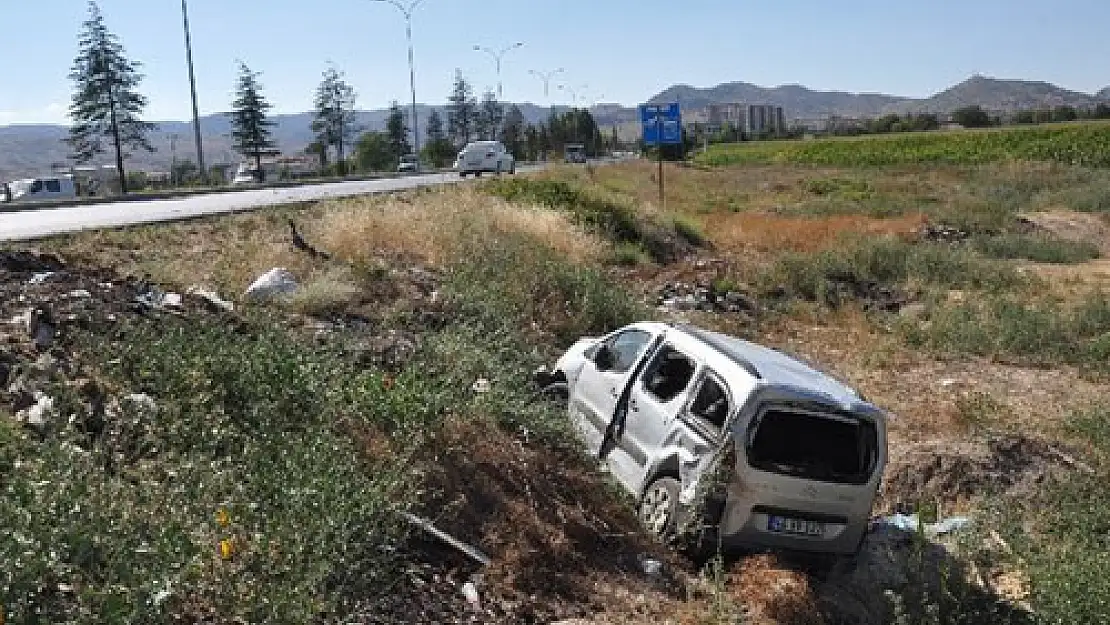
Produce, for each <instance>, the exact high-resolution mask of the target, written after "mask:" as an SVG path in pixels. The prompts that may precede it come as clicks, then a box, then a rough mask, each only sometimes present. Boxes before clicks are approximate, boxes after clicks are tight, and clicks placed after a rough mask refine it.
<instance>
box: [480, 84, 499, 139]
mask: <svg viewBox="0 0 1110 625" xmlns="http://www.w3.org/2000/svg"><path fill="white" fill-rule="evenodd" d="M477 113H478V116H477V120H476V124H475V130H476V131H477V134H478V138H480V139H484V140H486V141H493V140H495V139H497V135H498V133H500V132H501V122H502V120H504V118H505V109H504V108H503V107H502V106H501V103H500V102H498V101H497V96H496V95H494V93H493V92H492V91H487V92H485V93H484V94H482V104H481V106H480V108H479V109H478V112H477Z"/></svg>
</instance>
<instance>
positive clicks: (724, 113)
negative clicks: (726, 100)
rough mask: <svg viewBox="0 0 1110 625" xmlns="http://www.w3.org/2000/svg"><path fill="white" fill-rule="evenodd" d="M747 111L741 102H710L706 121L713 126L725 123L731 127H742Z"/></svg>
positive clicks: (721, 125)
mask: <svg viewBox="0 0 1110 625" xmlns="http://www.w3.org/2000/svg"><path fill="white" fill-rule="evenodd" d="M747 112H748V107H746V106H744V105H743V104H737V103H732V104H710V105H709V109H708V111H707V117H708V119H707V120H706V121H708V122H709V125H710V126H711V127H714V128H721V127H723V126H724V125H726V124H728V125H729V126H732V127H733V128H743V127H744V120H745V119H746V118H747Z"/></svg>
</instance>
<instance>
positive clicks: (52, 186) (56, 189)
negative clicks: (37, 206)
mask: <svg viewBox="0 0 1110 625" xmlns="http://www.w3.org/2000/svg"><path fill="white" fill-rule="evenodd" d="M46 190H47V191H48V192H50V193H61V192H62V183H61V182H59V181H58V180H57V179H55V178H51V179H50V180H47V181H46Z"/></svg>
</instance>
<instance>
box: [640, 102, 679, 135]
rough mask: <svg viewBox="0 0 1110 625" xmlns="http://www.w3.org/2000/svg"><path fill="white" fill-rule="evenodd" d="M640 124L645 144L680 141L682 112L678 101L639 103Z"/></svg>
mask: <svg viewBox="0 0 1110 625" xmlns="http://www.w3.org/2000/svg"><path fill="white" fill-rule="evenodd" d="M640 125H641V126H642V127H643V133H644V144H645V145H680V144H681V143H682V112H681V111H680V110H679V108H678V102H671V103H669V104H642V105H640Z"/></svg>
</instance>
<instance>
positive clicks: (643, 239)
mask: <svg viewBox="0 0 1110 625" xmlns="http://www.w3.org/2000/svg"><path fill="white" fill-rule="evenodd" d="M485 189H486V190H488V191H489V192H490V193H492V194H494V195H496V196H499V197H502V198H504V199H506V200H508V201H510V202H533V203H536V204H542V205H544V206H548V207H550V208H555V209H559V210H564V211H567V212H568V213H570V215H571V216H572V218H573V219H574V221H575V222H576V223H578V224H580V225H583V226H586V227H588V228H592V229H595V230H597V231H598V232H600V233H601V234H602V235H603V236H605V237H606V238H608V239H610V240H612V241H613V242H615V243H636V244H638V245H639V246H640V247H641V248H642V249H643V250H644V251H646V252H647V253H648V254H650V255H651V257H652V260H655V261H656V262H660V263H667V262H671V261H673V260H675V259H676V258H678V257H679V256H681V254H682V252H683V248H684V247H685V244H684V243H685V241H684V240H683V239H682V238H681V237H682V234H681V233H678V232H676V230H675V228H676V226H677V224H665V225H664V224H658V223H655V222H653V221H651V220H649V219H647V218H644V217H643V216H640V215H638V214H637V212H636V209H635V208H634V207H632V206H628V205H624V204H619V203H617V202H613V201H610V200H605V199H601V198H597V197H595V196H593V195H590V194H589V193H586V192H585V191H581V190H579V189H578V188H576V187H574V186H572V185H571V184H569V183H567V182H563V181H560V180H534V179H530V178H512V179H502V180H494V181H491V182H489V183H487V186H486V187H485ZM686 234H690V235H693V234H695V233H694V232H693V231H687V232H686ZM702 240H704V239H702Z"/></svg>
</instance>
